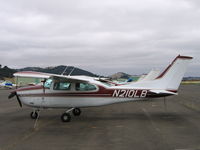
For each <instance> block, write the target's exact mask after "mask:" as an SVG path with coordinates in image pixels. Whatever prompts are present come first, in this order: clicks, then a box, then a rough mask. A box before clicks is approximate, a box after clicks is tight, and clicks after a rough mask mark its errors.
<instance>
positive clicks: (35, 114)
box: [30, 112, 38, 119]
mask: <svg viewBox="0 0 200 150" xmlns="http://www.w3.org/2000/svg"><path fill="white" fill-rule="evenodd" d="M30 117H31V119H37V117H38V113H37V112H31V114H30Z"/></svg>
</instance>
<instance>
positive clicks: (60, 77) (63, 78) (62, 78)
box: [14, 71, 93, 82]
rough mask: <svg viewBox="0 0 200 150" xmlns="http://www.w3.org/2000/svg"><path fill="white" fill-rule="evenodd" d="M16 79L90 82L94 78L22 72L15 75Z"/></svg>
mask: <svg viewBox="0 0 200 150" xmlns="http://www.w3.org/2000/svg"><path fill="white" fill-rule="evenodd" d="M14 76H15V77H30V78H44V79H48V78H52V79H54V80H59V81H66V82H90V80H92V79H93V78H89V77H84V76H64V75H57V74H50V73H43V72H35V71H22V72H17V73H14Z"/></svg>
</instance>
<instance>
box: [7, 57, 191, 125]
mask: <svg viewBox="0 0 200 150" xmlns="http://www.w3.org/2000/svg"><path fill="white" fill-rule="evenodd" d="M192 59H193V57H189V56H181V55H178V56H177V57H176V58H175V59H174V60H173V62H172V63H171V64H170V65H169V66H168V67H167V68H166V69H165V70H164V71H163V72H162V73H161V74H160V75H159V76H157V77H156V78H155V79H152V80H146V81H145V80H144V81H140V82H130V83H128V84H124V85H118V84H116V83H111V81H109V82H108V81H107V80H101V79H100V78H94V77H88V76H66V75H56V74H48V73H41V72H27V71H26V72H18V73H15V74H14V75H15V76H17V77H19V76H22V77H35V78H44V81H43V84H42V85H35V86H27V87H21V88H17V89H16V90H14V91H12V92H11V93H10V95H9V98H12V97H14V96H16V97H17V100H18V103H19V105H20V107H22V104H24V105H27V106H29V107H32V108H33V111H32V112H31V114H30V117H31V118H32V119H37V118H38V117H39V111H40V110H41V109H44V108H64V109H66V111H65V112H64V113H63V114H62V115H61V120H62V121H63V122H70V120H71V113H72V114H73V115H74V116H79V115H80V114H81V109H80V108H84V107H94V106H104V105H109V104H114V103H122V102H133V101H141V100H145V101H148V100H150V99H151V98H158V97H166V96H172V95H178V88H179V86H180V83H181V81H182V78H183V76H184V73H185V72H186V68H187V66H188V64H189V62H190V61H191V60H192Z"/></svg>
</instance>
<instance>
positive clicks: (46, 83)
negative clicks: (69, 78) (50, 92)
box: [44, 79, 52, 89]
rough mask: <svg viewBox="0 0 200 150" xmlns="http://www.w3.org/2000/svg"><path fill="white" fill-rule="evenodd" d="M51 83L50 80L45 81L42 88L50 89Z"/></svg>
mask: <svg viewBox="0 0 200 150" xmlns="http://www.w3.org/2000/svg"><path fill="white" fill-rule="evenodd" d="M51 83H52V79H47V80H46V82H45V83H44V87H45V88H48V89H50V87H51Z"/></svg>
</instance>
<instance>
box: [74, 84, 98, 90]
mask: <svg viewBox="0 0 200 150" xmlns="http://www.w3.org/2000/svg"><path fill="white" fill-rule="evenodd" d="M96 89H97V88H96V86H95V85H92V84H88V83H76V91H95V90H96Z"/></svg>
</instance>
